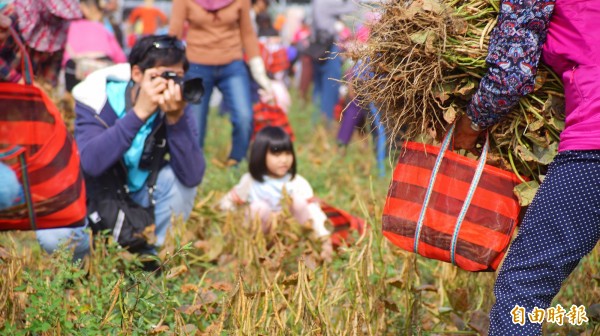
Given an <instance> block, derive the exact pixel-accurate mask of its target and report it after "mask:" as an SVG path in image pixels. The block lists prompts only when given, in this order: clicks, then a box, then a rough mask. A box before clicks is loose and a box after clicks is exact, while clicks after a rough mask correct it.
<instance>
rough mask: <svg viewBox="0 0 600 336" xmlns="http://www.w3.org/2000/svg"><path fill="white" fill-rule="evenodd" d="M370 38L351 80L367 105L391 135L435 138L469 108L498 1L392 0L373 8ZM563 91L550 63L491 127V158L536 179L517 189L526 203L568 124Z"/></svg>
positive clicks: (358, 52)
mask: <svg viewBox="0 0 600 336" xmlns="http://www.w3.org/2000/svg"><path fill="white" fill-rule="evenodd" d="M375 10H376V11H378V12H380V14H381V18H380V20H378V21H377V22H374V23H371V24H370V28H371V36H370V38H369V40H368V41H367V42H366V43H365V44H364V45H361V46H359V47H358V48H352V49H351V50H350V51H349V54H350V57H352V58H354V59H357V60H361V61H360V62H359V63H358V64H359V70H358V74H359V76H356V77H355V78H354V79H353V84H354V88H355V90H356V94H357V96H358V97H359V99H360V102H361V103H362V104H369V103H371V102H373V103H374V104H375V106H377V107H378V108H379V111H380V114H381V118H382V120H383V122H384V123H385V125H386V126H387V129H388V130H389V131H390V133H391V136H392V137H395V136H397V135H403V136H405V137H407V138H412V139H415V138H422V137H423V136H428V135H432V134H433V135H436V134H437V135H438V136H439V134H440V132H443V129H444V128H445V127H446V126H447V125H448V123H450V122H452V121H454V120H455V118H456V117H457V116H458V115H459V114H460V113H461V111H464V109H465V107H466V105H467V103H468V101H469V99H470V97H471V96H472V95H473V93H474V92H475V91H476V89H477V87H478V84H479V80H480V79H481V77H483V75H484V74H485V72H486V62H485V58H486V56H487V48H488V41H489V35H490V33H491V31H492V29H493V28H494V26H495V25H496V15H497V13H498V10H499V1H495V0H489V1H488V0H479V1H466V0H417V1H389V2H387V3H383V4H382V5H381V7H379V8H377V9H375ZM562 92H563V88H562V83H561V82H560V80H559V79H558V78H557V77H556V76H555V75H554V74H553V73H552V72H551V71H549V70H548V69H547V68H544V67H541V68H540V69H539V71H538V75H537V80H536V87H535V91H534V92H533V93H532V94H530V95H528V96H527V97H525V98H523V99H521V101H520V102H519V104H518V105H517V106H515V108H514V109H513V110H512V111H511V114H512V116H513V117H514V118H505V119H504V120H503V121H502V122H500V123H499V124H497V125H495V126H494V127H493V128H491V130H490V132H491V143H490V145H491V148H492V154H491V156H490V157H489V158H488V161H489V162H493V163H494V164H495V165H497V166H500V167H502V168H505V169H512V170H513V171H515V172H518V173H519V174H520V175H522V176H526V177H527V178H529V179H530V180H531V181H530V182H528V183H526V184H522V185H521V186H519V187H517V188H518V189H517V195H518V196H519V197H520V199H521V203H522V204H523V205H526V204H528V203H529V201H530V199H531V197H532V196H533V194H535V191H536V189H537V186H538V183H539V182H540V181H541V180H542V179H543V177H544V174H545V173H546V170H547V165H548V164H549V163H550V162H551V161H552V159H553V158H554V156H555V155H556V153H557V148H558V140H559V134H560V132H561V130H562V129H563V128H564V115H563V110H564V102H563V94H562Z"/></svg>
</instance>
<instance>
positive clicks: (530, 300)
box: [489, 150, 600, 336]
mask: <svg viewBox="0 0 600 336" xmlns="http://www.w3.org/2000/svg"><path fill="white" fill-rule="evenodd" d="M599 239H600V150H595V151H565V152H561V153H559V154H558V155H557V156H556V158H555V160H554V162H553V163H552V164H551V165H550V169H549V171H548V174H547V176H546V178H545V180H544V182H543V183H542V185H541V187H540V189H539V191H538V193H537V194H536V196H535V199H534V200H533V203H532V204H531V206H530V207H529V209H528V210H527V213H526V215H525V218H524V219H523V222H522V223H521V226H520V228H519V233H518V235H517V238H516V239H515V240H514V242H513V243H512V245H511V247H510V249H509V251H508V254H507V256H506V259H505V260H504V264H503V265H502V267H501V269H500V272H499V273H498V278H497V280H496V285H495V287H494V294H495V296H496V303H495V304H494V306H493V307H492V311H491V313H490V319H491V325H490V331H489V335H490V336H496V335H501V336H513V335H515V336H521V335H523V336H536V335H541V334H542V324H539V323H530V322H529V320H528V319H526V323H525V325H523V326H521V325H520V324H515V323H513V319H512V317H513V315H512V314H511V310H512V309H513V308H514V307H515V305H519V306H521V307H524V308H525V310H526V312H527V313H529V312H531V311H532V310H533V308H534V307H538V308H543V309H546V308H548V307H549V306H550V304H551V302H552V299H553V298H554V296H556V294H557V293H558V291H559V290H560V287H561V284H562V283H563V281H564V280H565V279H566V278H567V277H568V276H569V274H570V273H571V272H572V271H573V270H574V269H575V267H576V266H577V264H578V263H579V261H580V260H581V258H583V257H584V256H585V255H586V254H588V253H589V252H591V251H592V249H593V248H594V246H595V245H596V243H597V242H598V240H599ZM559 303H560V304H561V305H562V306H570V305H571V304H573V302H564V303H563V302H559ZM577 304H584V305H589V304H592V302H583V303H577ZM567 310H568V308H567Z"/></svg>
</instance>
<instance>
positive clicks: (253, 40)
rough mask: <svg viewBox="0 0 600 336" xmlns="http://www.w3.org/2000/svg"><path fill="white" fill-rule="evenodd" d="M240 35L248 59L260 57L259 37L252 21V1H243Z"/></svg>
mask: <svg viewBox="0 0 600 336" xmlns="http://www.w3.org/2000/svg"><path fill="white" fill-rule="evenodd" d="M240 34H241V35H242V36H241V37H242V46H243V48H244V53H246V55H247V56H248V59H252V58H254V57H257V56H258V57H260V52H259V50H258V37H256V32H255V31H254V28H253V27H252V23H251V20H250V1H247V0H246V1H242V10H241V12H240Z"/></svg>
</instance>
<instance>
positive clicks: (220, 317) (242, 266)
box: [0, 103, 600, 336]
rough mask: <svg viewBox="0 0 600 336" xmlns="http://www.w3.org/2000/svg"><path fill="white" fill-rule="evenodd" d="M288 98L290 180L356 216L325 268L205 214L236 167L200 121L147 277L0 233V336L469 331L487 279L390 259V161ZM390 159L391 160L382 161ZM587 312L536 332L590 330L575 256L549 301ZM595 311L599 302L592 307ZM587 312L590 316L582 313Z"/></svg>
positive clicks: (101, 249) (280, 226)
mask: <svg viewBox="0 0 600 336" xmlns="http://www.w3.org/2000/svg"><path fill="white" fill-rule="evenodd" d="M312 114H313V108H312V107H308V108H301V107H300V104H298V103H296V104H295V105H294V106H293V108H292V111H291V123H292V126H293V127H294V130H295V132H296V134H297V141H296V142H297V144H296V148H297V149H296V150H297V154H298V158H299V162H298V170H299V173H300V174H302V175H303V176H305V177H306V178H307V179H308V180H309V181H310V182H311V183H312V185H313V188H314V189H315V193H316V194H317V196H318V197H320V198H322V199H323V200H325V201H327V202H329V203H331V204H333V205H335V206H338V207H340V208H342V209H345V210H347V211H349V212H351V213H353V214H355V215H359V216H361V217H363V218H365V219H366V222H367V224H368V230H367V233H366V234H365V235H364V236H362V237H359V236H358V235H355V236H354V237H353V238H354V239H353V241H352V242H351V244H350V245H349V246H348V247H345V248H341V249H340V250H339V251H338V252H337V254H336V255H334V258H333V261H332V262H330V263H326V262H323V261H322V260H321V259H320V257H319V249H320V244H319V243H318V242H316V241H315V240H313V239H312V238H311V237H310V235H309V232H308V231H307V229H306V228H304V227H301V226H300V225H298V224H297V223H295V222H294V220H293V219H292V218H291V217H290V216H289V215H285V216H283V217H282V218H281V220H280V221H279V222H278V223H277V225H276V226H275V229H274V230H273V233H272V234H270V235H269V236H264V235H263V234H262V233H261V232H260V230H259V229H258V228H257V226H256V225H254V226H248V225H244V221H243V214H241V213H233V214H224V213H221V212H219V211H217V209H216V207H215V205H216V203H217V201H218V199H219V197H220V196H222V195H223V194H224V193H225V192H226V191H228V190H229V188H231V187H232V186H233V185H234V184H235V183H236V182H237V181H238V179H239V177H240V176H241V174H243V173H244V172H245V167H240V168H238V169H224V168H222V167H221V165H220V162H221V160H223V159H225V157H222V155H225V153H227V149H228V148H227V146H228V142H229V141H230V136H229V134H230V126H229V123H228V121H227V119H226V118H223V117H219V116H217V115H216V113H215V114H213V115H212V116H211V118H210V121H209V130H210V131H209V136H208V139H207V153H206V154H207V160H208V162H209V163H210V166H209V168H208V170H207V173H206V175H205V179H204V181H203V183H202V186H201V188H200V190H199V193H198V198H197V203H196V206H195V209H194V213H193V216H192V218H191V219H190V220H189V221H187V222H185V223H184V222H182V221H181V220H180V219H175V222H174V225H173V229H172V230H171V232H170V234H169V238H168V239H167V243H166V245H165V246H164V248H163V249H162V250H161V253H160V257H161V260H162V264H163V268H164V271H163V272H162V273H161V274H148V273H144V272H141V271H139V270H138V264H137V263H138V262H137V261H136V260H135V258H133V257H132V256H131V255H129V254H128V253H127V252H125V251H123V250H122V249H120V248H118V247H117V246H115V245H114V244H110V243H109V244H100V243H99V244H97V245H96V247H95V248H94V249H93V251H91V256H90V258H89V260H87V261H86V262H85V263H84V264H83V265H72V264H71V263H70V262H69V255H68V251H62V252H60V253H56V254H55V255H53V256H48V255H46V254H45V253H44V252H43V251H41V250H40V247H39V246H38V245H37V243H36V242H35V236H34V235H33V234H32V233H31V232H3V233H0V334H2V335H477V334H484V333H485V330H486V326H487V323H488V322H487V313H488V312H489V309H490V307H491V305H492V303H493V300H494V298H493V295H492V288H493V281H494V276H495V275H494V273H468V272H465V271H461V270H459V269H457V268H456V267H453V266H451V265H449V264H444V263H441V262H437V261H432V260H427V259H424V258H422V257H415V255H413V254H411V253H407V252H403V251H401V250H399V249H398V248H396V247H394V246H392V245H391V244H389V243H388V242H387V241H386V239H385V238H383V236H382V234H381V210H382V207H383V205H384V202H385V196H386V192H387V184H388V183H389V180H390V175H391V173H390V171H391V164H389V162H388V164H386V166H387V173H386V175H385V176H384V177H377V176H378V172H377V169H376V164H375V157H374V154H373V151H372V149H371V148H372V144H371V143H370V141H371V140H370V137H368V136H366V135H364V136H362V137H361V136H357V137H355V141H353V143H352V144H351V146H350V147H349V148H348V151H347V153H346V155H345V156H342V155H341V154H340V153H339V151H338V150H337V146H336V144H335V137H334V134H333V132H331V131H330V132H328V131H326V130H325V129H324V128H323V127H321V126H319V125H314V124H313V123H312V122H311V120H313V117H312ZM391 161H393V160H390V162H391ZM559 303H560V304H561V305H562V306H563V307H570V306H571V304H576V305H581V304H583V305H586V306H587V307H588V317H590V323H589V324H585V325H582V326H570V325H565V326H558V325H546V326H545V330H546V333H547V334H548V335H587V336H589V335H599V334H600V325H599V323H600V321H599V319H600V314H599V312H598V311H594V310H593V309H591V308H592V307H591V306H592V304H598V303H600V248H598V247H597V248H596V249H595V250H594V252H593V253H592V254H591V255H590V256H588V257H587V258H585V259H584V260H583V261H582V263H581V264H580V265H579V267H578V268H577V270H576V272H575V273H574V274H573V275H572V276H571V277H570V278H569V280H568V281H567V282H566V283H565V285H564V287H563V289H562V291H561V293H560V295H559V296H558V297H557V298H556V300H555V304H559ZM594 307H595V309H597V307H598V306H594ZM594 314H595V315H594Z"/></svg>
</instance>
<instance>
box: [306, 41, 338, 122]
mask: <svg viewBox="0 0 600 336" xmlns="http://www.w3.org/2000/svg"><path fill="white" fill-rule="evenodd" d="M338 51H339V49H338V47H337V46H334V47H333V48H332V50H331V53H329V54H327V57H331V58H332V59H327V60H325V61H313V69H314V70H313V80H314V93H313V97H314V100H315V105H317V106H319V107H320V110H321V113H323V114H324V115H325V116H326V117H327V119H328V120H332V119H333V110H334V109H335V105H336V104H337V103H338V100H339V99H340V82H339V80H340V79H342V59H341V57H340V56H339V55H338V54H337V52H338ZM317 99H318V100H317ZM317 102H318V104H317Z"/></svg>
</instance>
